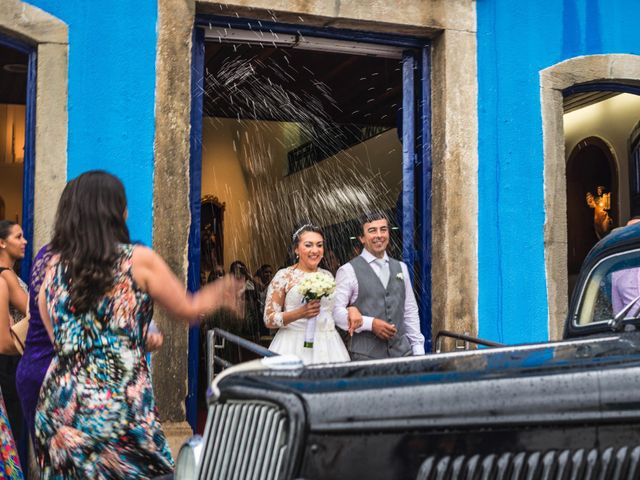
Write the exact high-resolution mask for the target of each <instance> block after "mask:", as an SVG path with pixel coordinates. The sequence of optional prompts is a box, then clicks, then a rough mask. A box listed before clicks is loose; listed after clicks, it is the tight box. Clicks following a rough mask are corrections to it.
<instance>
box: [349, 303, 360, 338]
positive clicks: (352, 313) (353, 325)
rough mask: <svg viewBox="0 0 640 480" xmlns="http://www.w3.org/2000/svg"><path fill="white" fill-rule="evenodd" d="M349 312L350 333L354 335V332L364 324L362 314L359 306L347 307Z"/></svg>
mask: <svg viewBox="0 0 640 480" xmlns="http://www.w3.org/2000/svg"><path fill="white" fill-rule="evenodd" d="M347 314H348V319H349V335H351V336H353V334H354V332H355V331H356V330H357V329H359V328H360V327H361V326H362V324H363V320H362V314H361V313H360V310H358V307H347Z"/></svg>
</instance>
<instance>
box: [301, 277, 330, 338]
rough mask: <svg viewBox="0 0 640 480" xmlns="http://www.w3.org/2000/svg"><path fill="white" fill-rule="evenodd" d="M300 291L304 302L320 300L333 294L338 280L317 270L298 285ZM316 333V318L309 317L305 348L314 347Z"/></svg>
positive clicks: (305, 334)
mask: <svg viewBox="0 0 640 480" xmlns="http://www.w3.org/2000/svg"><path fill="white" fill-rule="evenodd" d="M298 291H299V292H300V294H301V295H302V297H303V301H304V302H309V301H311V300H320V299H321V298H324V297H328V296H330V295H333V292H335V291H336V282H335V280H334V279H333V278H332V277H331V276H329V275H327V274H325V273H320V272H315V273H311V274H309V275H306V276H305V277H304V279H303V280H302V282H300V285H298ZM315 334H316V318H315V317H314V318H309V319H308V320H307V329H306V331H305V333H304V346H305V348H313V340H314V338H315Z"/></svg>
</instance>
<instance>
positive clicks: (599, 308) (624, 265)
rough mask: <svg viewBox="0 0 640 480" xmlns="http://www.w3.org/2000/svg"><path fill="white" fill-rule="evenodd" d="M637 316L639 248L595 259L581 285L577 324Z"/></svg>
mask: <svg viewBox="0 0 640 480" xmlns="http://www.w3.org/2000/svg"><path fill="white" fill-rule="evenodd" d="M616 317H619V318H620V319H631V318H640V250H633V251H629V252H624V253H620V254H616V255H612V256H610V257H607V258H606V259H604V260H602V261H600V262H598V264H596V266H595V267H594V268H593V269H592V270H591V273H590V275H589V277H588V279H587V281H586V282H585V284H584V285H583V287H582V291H581V297H580V301H579V309H578V312H577V315H576V316H575V317H574V322H575V323H576V324H577V326H583V325H589V324H593V323H600V322H609V321H611V320H613V319H614V318H616Z"/></svg>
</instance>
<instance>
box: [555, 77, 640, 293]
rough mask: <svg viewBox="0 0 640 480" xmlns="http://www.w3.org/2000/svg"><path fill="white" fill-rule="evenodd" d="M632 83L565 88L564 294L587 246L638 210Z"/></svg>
mask: <svg viewBox="0 0 640 480" xmlns="http://www.w3.org/2000/svg"><path fill="white" fill-rule="evenodd" d="M636 92H640V89H638V86H634V85H625V84H622V83H621V84H617V83H615V82H611V83H608V84H606V85H600V84H598V83H592V84H582V85H576V86H574V87H572V88H570V89H568V90H567V91H566V92H565V98H564V112H565V113H564V133H565V151H566V155H567V166H566V182H567V183H566V185H567V190H566V192H567V241H568V245H567V267H568V285H567V288H568V295H569V298H570V297H571V295H572V293H573V288H574V285H575V281H576V278H577V275H578V273H579V271H580V267H581V265H582V262H583V261H584V259H585V257H586V255H587V253H588V252H589V250H590V249H591V248H592V247H593V246H594V245H595V244H596V242H597V241H598V240H600V239H601V238H603V237H604V236H606V235H607V234H608V233H609V232H610V231H611V230H612V229H613V228H616V227H621V226H624V225H625V224H626V223H627V221H628V220H629V219H630V218H631V217H633V216H635V215H638V214H640V208H639V207H638V205H640V202H638V198H640V196H639V194H638V193H637V192H640V187H638V186H637V185H640V181H637V178H640V176H639V175H638V174H637V167H636V163H637V162H635V161H634V145H635V143H634V138H635V137H634V132H636V127H637V125H638V123H639V122H640V113H639V112H640V95H638V94H637V93H636Z"/></svg>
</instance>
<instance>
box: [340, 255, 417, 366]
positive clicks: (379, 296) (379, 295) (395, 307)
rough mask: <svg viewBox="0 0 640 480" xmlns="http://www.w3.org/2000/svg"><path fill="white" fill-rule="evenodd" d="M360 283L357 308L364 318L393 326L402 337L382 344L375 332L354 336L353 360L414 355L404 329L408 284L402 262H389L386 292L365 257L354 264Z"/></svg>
mask: <svg viewBox="0 0 640 480" xmlns="http://www.w3.org/2000/svg"><path fill="white" fill-rule="evenodd" d="M349 263H350V264H351V266H352V267H353V270H354V272H355V274H356V279H357V280H358V298H357V300H356V301H355V302H354V303H353V306H355V307H358V310H360V313H362V315H364V316H368V317H374V318H379V319H381V320H386V321H387V322H389V323H392V324H394V325H395V326H396V328H397V329H398V333H396V335H395V336H394V337H393V338H392V339H391V340H388V341H387V340H382V339H380V338H378V337H376V336H375V335H374V334H373V332H361V333H354V334H353V337H351V342H350V345H349V353H350V354H351V358H352V359H353V360H364V359H367V358H390V357H405V356H408V355H411V353H412V351H411V343H409V339H408V338H407V336H406V330H405V325H404V300H405V296H406V292H405V288H404V280H403V279H402V278H401V274H402V269H401V268H400V262H398V261H397V260H394V259H393V258H389V282H388V283H387V288H386V289H385V288H384V286H383V285H382V282H381V281H380V279H379V278H378V275H377V274H376V272H375V271H374V270H373V268H372V267H371V265H369V263H367V261H366V260H365V259H364V258H362V257H361V256H357V257H355V258H354V259H352V260H351V261H350V262H349Z"/></svg>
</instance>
